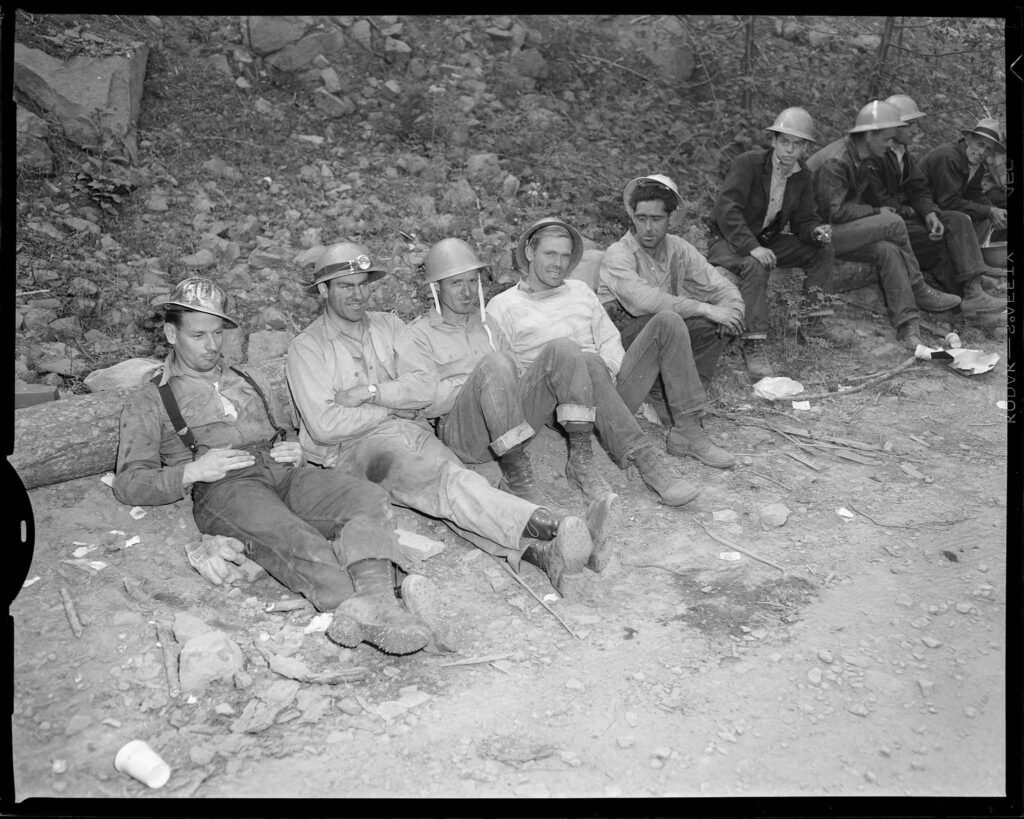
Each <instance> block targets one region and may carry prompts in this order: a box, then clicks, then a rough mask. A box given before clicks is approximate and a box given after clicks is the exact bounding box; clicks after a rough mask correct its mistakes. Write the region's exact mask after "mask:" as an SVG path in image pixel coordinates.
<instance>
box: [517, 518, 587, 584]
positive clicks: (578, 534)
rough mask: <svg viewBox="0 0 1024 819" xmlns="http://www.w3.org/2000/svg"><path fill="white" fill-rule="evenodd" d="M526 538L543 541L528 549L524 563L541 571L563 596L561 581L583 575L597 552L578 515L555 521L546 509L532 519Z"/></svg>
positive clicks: (585, 525)
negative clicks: (591, 556)
mask: <svg viewBox="0 0 1024 819" xmlns="http://www.w3.org/2000/svg"><path fill="white" fill-rule="evenodd" d="M523 537H529V538H536V539H537V540H538V541H540V542H539V543H532V544H530V545H529V546H528V547H527V548H526V550H525V551H524V552H523V560H525V561H526V562H527V563H532V564H533V565H534V566H537V567H538V568H539V569H542V570H543V572H544V574H546V575H547V576H548V580H549V581H550V582H551V585H552V586H553V587H554V589H555V591H557V592H558V593H559V594H561V593H562V578H563V577H564V576H565V575H567V574H579V573H580V572H581V571H583V566H584V565H585V564H586V562H587V560H588V559H589V558H590V554H591V552H593V551H594V544H593V542H592V541H591V539H590V532H589V530H588V529H587V524H586V523H584V522H583V519H582V518H580V517H577V516H576V515H565V516H564V517H561V518H556V517H555V515H554V513H553V512H551V510H549V509H545V508H544V507H540V508H539V509H537V511H536V512H534V513H533V515H532V516H531V517H530V520H529V522H528V523H527V524H526V528H525V529H523Z"/></svg>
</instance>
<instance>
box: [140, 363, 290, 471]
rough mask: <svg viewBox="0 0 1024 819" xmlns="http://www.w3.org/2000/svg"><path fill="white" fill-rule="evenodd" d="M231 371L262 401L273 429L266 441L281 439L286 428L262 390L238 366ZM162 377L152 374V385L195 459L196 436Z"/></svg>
mask: <svg viewBox="0 0 1024 819" xmlns="http://www.w3.org/2000/svg"><path fill="white" fill-rule="evenodd" d="M230 369H231V371H232V372H233V373H235V374H237V375H240V376H241V377H242V378H244V379H245V380H246V381H247V382H249V386H251V387H252V388H253V389H254V390H256V394H257V395H258V396H259V397H260V401H262V402H263V409H264V410H265V411H266V413H267V418H268V419H269V420H270V426H272V427H273V428H274V430H275V432H274V437H273V438H271V439H270V441H269V442H268V443H271V444H273V443H276V442H277V441H278V440H281V441H283V440H284V439H285V435H286V434H287V432H286V430H285V428H284V427H282V426H278V423H277V421H275V420H274V416H273V414H272V413H271V412H270V404H269V403H267V397H266V396H265V395H264V394H263V390H261V389H260V388H259V385H257V384H256V381H255V380H254V379H253V378H252V376H250V375H249V374H248V373H246V372H243V371H242V370H240V369H239V368H238V367H235V366H234V365H231V367H230ZM162 377H163V373H157V374H156V375H155V376H153V379H152V380H153V385H154V386H155V387H156V388H157V390H158V391H159V393H160V399H161V400H162V401H163V402H164V409H165V410H166V411H167V417H168V418H170V419H171V425H172V426H173V427H174V431H175V432H176V433H177V434H178V437H179V438H181V442H182V443H183V444H185V446H187V447H188V448H189V450H190V451H191V452H192V460H193V461H194V460H195V459H196V454H197V453H198V452H199V446H198V445H197V444H196V436H195V435H193V434H192V430H191V429H189V427H188V424H186V423H185V419H184V418H182V417H181V410H180V409H178V401H177V400H176V399H175V397H174V393H173V392H171V384H170V382H169V381H168V382H167V383H165V384H161V383H160V379H161V378H162Z"/></svg>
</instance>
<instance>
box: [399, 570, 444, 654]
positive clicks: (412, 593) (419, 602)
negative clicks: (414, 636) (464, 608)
mask: <svg viewBox="0 0 1024 819" xmlns="http://www.w3.org/2000/svg"><path fill="white" fill-rule="evenodd" d="M399 594H400V595H401V597H402V602H403V603H405V607H406V608H407V609H409V611H411V612H412V613H413V614H414V615H415V616H416V617H419V618H420V619H421V620H422V621H423V622H424V623H426V624H427V625H428V626H430V631H431V636H432V639H431V641H430V642H429V643H427V645H426V647H425V649H424V650H425V651H428V652H430V653H432V654H434V653H437V652H440V651H455V641H454V638H453V635H452V631H453V630H452V627H451V625H450V624H449V623H448V621H447V620H445V618H444V615H443V613H442V606H441V591H440V590H439V589H438V588H437V584H436V583H434V581H433V580H431V579H430V578H429V577H426V576H425V575H422V574H410V575H406V576H405V579H404V580H402V585H401V587H400V590H399Z"/></svg>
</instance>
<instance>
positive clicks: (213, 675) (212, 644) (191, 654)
mask: <svg viewBox="0 0 1024 819" xmlns="http://www.w3.org/2000/svg"><path fill="white" fill-rule="evenodd" d="M241 668H242V649H240V648H239V647H238V644H237V643H235V641H234V640H232V639H231V638H230V637H228V636H227V635H226V634H225V633H224V632H223V631H216V630H215V631H208V632H206V633H204V634H200V635H198V636H196V637H193V638H191V639H190V640H189V641H188V642H187V643H185V645H184V647H183V648H182V649H181V655H180V657H179V667H178V678H179V680H180V682H181V690H182V691H197V690H200V689H202V688H204V687H205V686H206V685H207V684H209V683H211V682H213V681H214V680H219V679H223V680H230V679H231V678H232V676H233V675H234V674H235V673H236V672H238V671H240V670H241Z"/></svg>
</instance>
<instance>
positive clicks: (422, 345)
mask: <svg viewBox="0 0 1024 819" xmlns="http://www.w3.org/2000/svg"><path fill="white" fill-rule="evenodd" d="M466 318H467V321H466V323H465V324H451V323H449V322H447V321H445V319H444V317H443V316H442V315H441V314H440V313H438V312H437V310H431V311H430V312H429V313H426V314H425V315H422V316H420V317H419V318H417V319H416V320H415V321H413V322H412V324H410V325H409V326H408V327H406V329H405V331H404V332H403V333H402V334H401V335H400V336H399V337H398V341H397V342H396V343H395V353H396V355H397V358H398V380H399V381H402V380H403V379H407V378H413V379H416V378H419V379H422V380H423V381H424V382H429V383H433V384H434V400H433V402H432V403H431V404H430V406H428V407H426V408H425V409H424V410H423V414H424V415H425V416H426V417H427V418H437V417H438V416H440V415H444V414H445V413H446V412H448V411H449V410H450V409H451V408H452V405H453V404H454V403H455V399H456V398H457V397H458V394H459V390H461V389H462V386H463V384H465V383H466V380H467V379H468V378H469V374H470V373H471V372H473V370H474V369H475V368H476V366H477V364H479V363H480V360H481V359H482V358H483V357H484V356H486V355H488V354H489V353H491V352H493V351H494V350H495V349H496V350H498V351H501V350H507V349H508V342H507V341H506V340H505V335H504V333H502V332H501V330H499V329H498V328H497V327H491V326H490V324H488V327H487V329H484V325H483V322H482V321H481V320H480V314H479V313H478V312H477V311H475V310H474V311H473V312H472V313H470V314H469V315H468V316H467V317H466ZM487 330H490V337H488V335H487ZM491 338H493V339H494V348H492V347H491Z"/></svg>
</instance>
